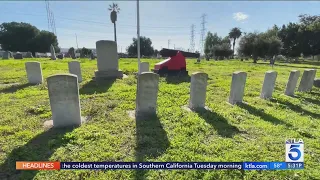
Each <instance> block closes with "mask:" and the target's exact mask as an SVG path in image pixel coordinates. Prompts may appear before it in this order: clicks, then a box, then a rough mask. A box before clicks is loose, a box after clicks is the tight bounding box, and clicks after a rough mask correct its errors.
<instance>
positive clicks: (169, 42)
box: [168, 39, 170, 49]
mask: <svg viewBox="0 0 320 180" xmlns="http://www.w3.org/2000/svg"><path fill="white" fill-rule="evenodd" d="M168 49H170V39H168Z"/></svg>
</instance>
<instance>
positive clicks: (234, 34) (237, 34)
mask: <svg viewBox="0 0 320 180" xmlns="http://www.w3.org/2000/svg"><path fill="white" fill-rule="evenodd" d="M241 34H242V32H241V31H240V28H237V27H235V28H232V29H231V31H230V32H229V38H231V39H233V47H232V51H233V55H234V46H235V45H236V39H238V38H239V37H240V36H241Z"/></svg>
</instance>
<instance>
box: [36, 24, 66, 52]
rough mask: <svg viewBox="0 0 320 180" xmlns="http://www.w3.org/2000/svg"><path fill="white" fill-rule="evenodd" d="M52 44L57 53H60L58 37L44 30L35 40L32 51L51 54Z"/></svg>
mask: <svg viewBox="0 0 320 180" xmlns="http://www.w3.org/2000/svg"><path fill="white" fill-rule="evenodd" d="M51 44H52V45H53V47H54V49H55V52H57V53H58V52H60V48H59V47H58V39H57V36H56V35H55V34H53V33H52V32H49V31H44V30H43V31H40V33H39V34H38V35H37V36H36V37H35V38H34V39H33V43H32V45H31V47H30V51H31V52H42V53H45V52H50V46H51Z"/></svg>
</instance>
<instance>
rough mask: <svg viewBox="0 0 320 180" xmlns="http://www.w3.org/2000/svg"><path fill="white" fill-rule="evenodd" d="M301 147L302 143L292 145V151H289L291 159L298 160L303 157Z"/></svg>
mask: <svg viewBox="0 0 320 180" xmlns="http://www.w3.org/2000/svg"><path fill="white" fill-rule="evenodd" d="M299 147H300V145H298V144H297V145H295V144H294V145H291V146H290V151H289V153H288V155H289V158H290V159H291V160H293V161H297V160H299V159H300V158H301V151H300V150H299V149H298V148H299ZM293 153H297V156H295V157H294V156H293V155H292V154H293Z"/></svg>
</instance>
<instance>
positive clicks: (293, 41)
mask: <svg viewBox="0 0 320 180" xmlns="http://www.w3.org/2000/svg"><path fill="white" fill-rule="evenodd" d="M299 29H300V25H299V24H297V23H291V22H290V23H289V24H288V25H283V26H282V28H281V29H280V31H279V33H278V37H279V38H280V39H281V41H282V43H283V48H282V52H281V54H282V55H284V56H286V57H288V58H297V57H299V56H300V54H301V42H300V40H299V39H300V38H299Z"/></svg>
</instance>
